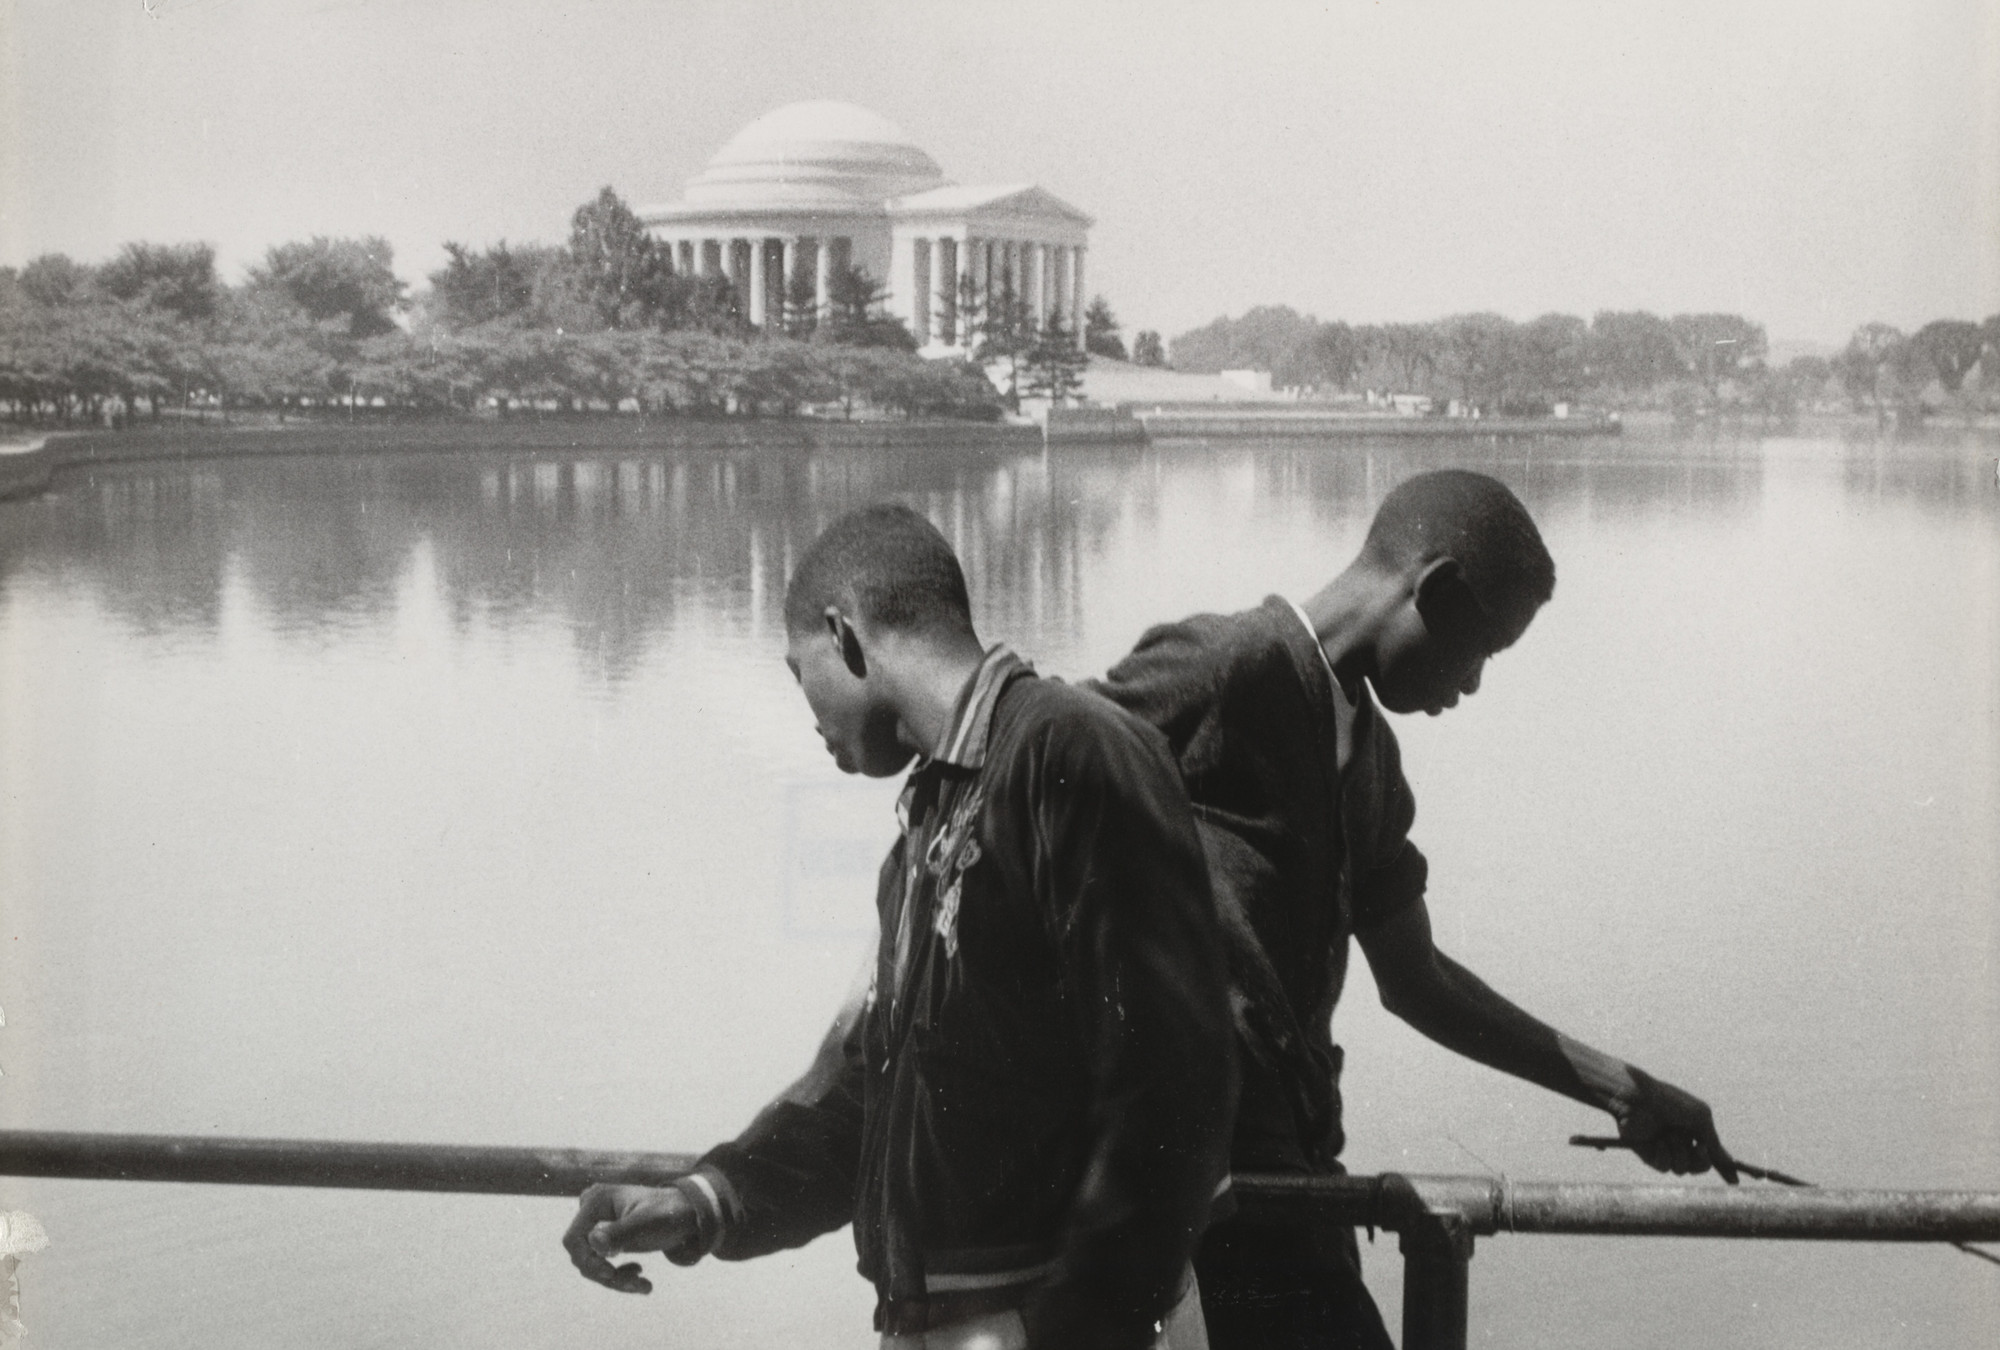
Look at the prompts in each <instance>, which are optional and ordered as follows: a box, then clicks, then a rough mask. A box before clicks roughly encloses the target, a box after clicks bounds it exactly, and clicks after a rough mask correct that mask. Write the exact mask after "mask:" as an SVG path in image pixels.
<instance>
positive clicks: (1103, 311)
mask: <svg viewBox="0 0 2000 1350" xmlns="http://www.w3.org/2000/svg"><path fill="white" fill-rule="evenodd" d="M1083 347H1084V350H1085V351H1087V352H1089V353H1090V354H1091V355H1092V356H1104V357H1109V358H1110V359H1111V360H1113V361H1123V360H1125V359H1126V356H1125V339H1123V338H1121V337H1119V336H1118V319H1117V316H1116V315H1114V314H1112V312H1111V304H1110V302H1109V301H1107V300H1106V299H1105V298H1104V297H1103V296H1101V295H1097V296H1092V297H1091V300H1090V307H1089V308H1088V309H1086V310H1084V311H1083Z"/></svg>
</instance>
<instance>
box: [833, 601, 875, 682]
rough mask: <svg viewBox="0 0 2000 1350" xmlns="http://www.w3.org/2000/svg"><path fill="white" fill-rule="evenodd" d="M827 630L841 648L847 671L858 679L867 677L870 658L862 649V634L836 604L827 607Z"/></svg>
mask: <svg viewBox="0 0 2000 1350" xmlns="http://www.w3.org/2000/svg"><path fill="white" fill-rule="evenodd" d="M826 631H827V632H828V634H830V635H831V636H832V638H833V645H834V646H836V647H838V648H839V649H840V659H841V662H842V664H844V665H845V666H846V667H847V673H848V674H850V675H852V676H853V677H854V678H855V679H857V680H865V679H867V678H868V658H867V656H865V655H864V654H863V653H862V651H861V636H860V635H859V634H858V633H856V632H855V631H854V625H853V624H851V623H849V622H848V621H847V616H846V615H845V614H842V613H841V612H840V609H839V607H838V606H836V605H828V606H827V607H826Z"/></svg>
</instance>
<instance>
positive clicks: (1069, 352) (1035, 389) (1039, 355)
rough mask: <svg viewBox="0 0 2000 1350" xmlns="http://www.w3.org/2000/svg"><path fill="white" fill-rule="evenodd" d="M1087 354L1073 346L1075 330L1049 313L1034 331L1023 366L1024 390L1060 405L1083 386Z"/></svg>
mask: <svg viewBox="0 0 2000 1350" xmlns="http://www.w3.org/2000/svg"><path fill="white" fill-rule="evenodd" d="M1089 361H1090V354H1089V353H1088V352H1086V351H1084V350H1082V349H1081V348H1079V347H1078V346H1077V345H1076V330H1075V329H1073V328H1071V327H1070V326H1069V325H1068V324H1066V323H1064V322H1063V321H1062V315H1060V314H1053V315H1050V316H1049V321H1048V322H1047V323H1046V324H1043V325H1042V326H1041V327H1040V329H1039V330H1038V331H1037V332H1036V334H1035V341H1034V343H1033V345H1031V346H1030V347H1029V348H1028V351H1027V353H1026V359H1025V360H1024V362H1023V365H1024V366H1025V367H1026V369H1027V372H1028V393H1029V394H1030V395H1031V396H1033V397H1035V398H1045V399H1047V400H1048V401H1049V406H1051V407H1060V406H1062V405H1063V404H1065V403H1067V402H1068V401H1069V400H1070V399H1072V398H1074V397H1075V396H1076V395H1077V394H1078V393H1079V392H1080V391H1081V390H1082V388H1083V369H1084V367H1085V366H1086V365H1087V364H1089Z"/></svg>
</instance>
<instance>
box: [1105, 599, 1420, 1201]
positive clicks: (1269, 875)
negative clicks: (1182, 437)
mask: <svg viewBox="0 0 2000 1350" xmlns="http://www.w3.org/2000/svg"><path fill="white" fill-rule="evenodd" d="M1091 687H1093V688H1095V689H1096V690H1097V691H1098V692H1100V693H1102V694H1104V695H1105V696H1106V697H1108V698H1110V699H1111V700H1112V701H1114V702H1116V703H1117V704H1119V705H1120V706H1121V707H1123V708H1125V709H1127V710H1128V711H1130V712H1132V713H1133V714H1135V715H1136V716H1138V717H1139V718H1141V719H1142V720H1144V721H1146V722H1148V723H1150V724H1151V725H1153V726H1155V727H1158V728H1159V729H1160V731H1161V732H1163V733H1164V734H1165V735H1166V738H1167V741H1168V743H1169V744H1170V745H1171V746H1172V748H1173V754H1174V758H1175V760H1176V762H1177V763H1178V764H1179V766H1180V771H1181V776H1182V778H1183V779H1184V780H1185V782H1186V784H1187V790H1188V796H1189V797H1190V798H1191V799H1192V800H1193V802H1194V807H1195V814H1196V816H1197V817H1198V819H1199V821H1200V827H1201V836H1202V843H1203V846H1204V849H1205V850H1206V853H1207V856H1208V864H1209V870H1210V879H1211V882H1212V885H1213V889H1214V893H1215V900H1216V904H1217V907H1218V910H1219V913H1220V920H1221V924H1222V928H1223V933H1224V939H1225V944H1226V948H1227V953H1228V960H1229V967H1230V982H1231V987H1232V1000H1233V1010H1234V1013H1235V1017H1236V1021H1237V1026H1238V1030H1239V1034H1240V1036H1241V1039H1242V1041H1243V1045H1244V1050H1245V1053H1244V1056H1243V1096H1242V1102H1241V1105H1240V1107H1239V1109H1238V1112H1237V1124H1236V1138H1235V1142H1234V1146H1233V1148H1232V1152H1231V1158H1230V1161H1231V1165H1232V1166H1233V1167H1234V1168H1235V1170H1237V1171H1239V1172H1250V1171H1274V1170H1275V1171H1296V1170H1324V1169H1328V1168H1331V1167H1332V1166H1333V1159H1334V1158H1335V1156H1336V1155H1338V1154H1339V1152H1340V1150H1341V1147H1342V1144H1343V1136H1342V1133H1341V1128H1340V1096H1339V1074H1340V1048H1339V1047H1338V1046H1336V1045H1335V1044H1334V1043H1333V1038H1332V1030H1331V1026H1330V1021H1331V1018H1332V1014H1333V1008H1334V1004H1335V1003H1336V1002H1337V1001H1338V1000H1339V998H1340V993H1341V986H1342V984H1343V983H1344V982H1345V979H1346V974H1347V949H1348V938H1349V936H1350V935H1351V934H1352V933H1353V932H1354V931H1355V930H1356V929H1357V928H1365V927H1367V926H1368V925H1369V924H1371V923H1375V922H1379V921H1380V920H1382V919H1384V918H1386V917H1388V916H1389V915H1391V914H1393V913H1395V912H1396V911H1397V910H1398V909H1399V908H1401V907H1402V906H1404V905H1406V904H1408V903H1409V902H1410V901H1411V900H1412V899H1413V898H1416V897H1419V896H1421V895H1422V894H1423V891H1424V883H1425V878H1426V875H1427V873H1428V867H1427V865H1426V863H1425V861H1424V857H1423V855H1422V854H1421V853H1419V852H1418V851H1417V848H1416V845H1414V844H1412V843H1411V842H1410V840H1409V830H1410V824H1411V821H1412V819H1413V818H1414V816H1415V814H1416V802H1415V798H1414V797H1413V796H1412V794H1411V792H1410V787H1409V783H1408V782H1407V781H1406V780H1405V779H1404V777H1403V770H1402V759H1401V755H1400V754H1399V752H1398V750H1397V748H1396V739H1395V736H1394V735H1393V734H1392V733H1391V732H1390V730H1389V728H1388V725H1387V723H1386V722H1385V721H1384V719H1383V717H1382V714H1381V713H1380V712H1379V711H1378V710H1377V709H1376V707H1375V704H1374V701H1373V699H1371V698H1370V697H1369V694H1368V691H1367V689H1366V688H1365V686H1364V687H1360V688H1357V689H1356V690H1355V691H1354V694H1355V698H1354V706H1355V711H1354V719H1353V724H1352V728H1351V731H1350V733H1349V734H1350V737H1351V744H1352V750H1351V753H1350V758H1349V763H1348V765H1347V768H1346V770H1345V771H1344V772H1343V771H1342V770H1341V769H1340V768H1339V760H1338V754H1339V736H1338V735H1337V733H1336V720H1335V704H1334V698H1335V690H1334V685H1333V676H1332V672H1331V670H1330V669H1329V668H1328V666H1327V662H1326V658H1325V656H1324V655H1323V654H1322V653H1321V651H1320V648H1319V643H1318V640H1317V639H1316V638H1315V637H1314V636H1313V635H1312V633H1311V632H1310V630H1309V629H1308V628H1307V626H1306V623H1305V621H1304V619H1303V617H1302V616H1301V615H1300V614H1299V613H1298V612H1297V611H1296V610H1295V609H1293V607H1292V606H1291V604H1290V603H1289V602H1287V601H1285V600H1284V599H1282V598H1280V597H1277V596H1273V597H1271V598H1269V599H1267V600H1266V601H1265V602H1264V603H1263V604H1262V605H1260V606H1258V607H1257V608H1256V609H1252V610H1247V611H1245V612H1243V613H1240V614H1199V615H1196V616H1194V617H1193V618H1190V619H1184V620H1182V621H1181V622H1179V623H1171V624H1163V625H1161V626H1160V627H1157V628H1154V629H1151V630H1150V631H1148V632H1147V633H1146V634H1145V635H1144V636H1143V637H1141V638H1140V640H1139V645H1138V646H1137V647H1135V648H1134V649H1133V651H1132V653H1131V655H1129V656H1127V657H1126V658H1125V659H1124V660H1122V661H1120V662H1119V663H1118V664H1117V665H1116V666H1114V667H1113V668H1112V669H1111V670H1110V671H1109V672H1108V673H1106V675H1105V676H1104V678H1103V679H1102V680H1101V681H1097V682H1095V683H1094V684H1093V685H1092V686H1091Z"/></svg>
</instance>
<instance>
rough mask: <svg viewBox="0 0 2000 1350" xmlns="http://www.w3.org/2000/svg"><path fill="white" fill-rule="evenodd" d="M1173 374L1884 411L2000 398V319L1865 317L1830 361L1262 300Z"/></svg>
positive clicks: (1675, 328)
mask: <svg viewBox="0 0 2000 1350" xmlns="http://www.w3.org/2000/svg"><path fill="white" fill-rule="evenodd" d="M1171 353H1172V358H1173V365H1174V366H1175V368H1176V369H1180V370H1189V371H1206V372H1214V371H1220V370H1229V369H1243V368H1250V369H1258V370H1268V371H1270V372H1272V379H1273V382H1274V383H1277V384H1280V385H1283V386H1287V387H1297V388H1301V389H1305V390H1308V391H1312V392H1316V393H1337V392H1342V391H1352V390H1357V389H1375V390H1381V391H1384V392H1395V393H1407V394H1418V395H1426V396H1429V397H1430V398H1431V399H1433V400H1434V401H1435V402H1437V403H1440V404H1442V403H1445V402H1447V401H1455V402H1457V403H1459V404H1460V405H1461V406H1462V407H1464V408H1468V409H1470V408H1477V409H1480V410H1483V411H1485V412H1489V413H1540V412H1545V411H1547V410H1548V409H1549V407H1550V406H1552V405H1554V404H1558V403H1575V402H1580V401H1586V400H1588V401H1601V402H1610V403H1617V404H1627V405H1629V404H1642V405H1643V404H1652V405H1657V406H1666V407H1671V408H1674V409H1675V410H1676V411H1689V412H1692V411H1716V410H1732V409H1733V410H1742V411H1755V412H1764V413H1787V412H1791V411H1795V410H1797V409H1798V408H1800V407H1811V406H1814V405H1817V404H1822V403H1825V402H1827V401H1829V400H1845V401H1847V402H1848V403H1850V404H1851V405H1852V406H1854V407H1857V408H1862V409H1870V410H1874V411H1877V412H1881V413H1888V412H1906V413H1907V412H1917V411H1921V409H1922V408H1923V407H1924V406H1925V403H1926V401H1927V400H1928V401H1930V402H1933V403H1935V402H1937V401H1938V400H1939V398H1940V397H1942V398H1943V399H1945V400H1954V399H1957V400H1964V399H1968V398H1970V396H1971V395H1972V386H1970V385H1969V384H1968V380H1970V379H1971V378H1972V377H1973V375H1974V373H1975V372H1977V374H1978V384H1977V388H1978V391H1979V393H1980V394H1981V395H1982V396H1983V397H1984V398H1985V399H1986V401H1989V402H1990V401H1992V400H1993V399H1994V397H1995V396H1996V395H2000V314H1996V315H1994V316H1992V317H1990V318H1988V319H1987V320H1986V321H1985V322H1984V323H1971V322H1968V321H1964V320H1956V319H1940V320H1937V321H1935V322H1933V323H1929V324H1926V325H1924V326H1923V327H1922V328H1920V329H1918V330H1917V331H1916V332H1914V333H1908V334H1906V333H1904V332H1902V331H1901V330H1899V329H1897V328H1894V327H1892V326H1890V325H1888V324H1884V323H1869V324H1864V325H1863V326H1862V327H1861V328H1859V329H1857V330H1856V331H1855V333H1854V335H1853V337H1852V338H1850V339H1849V341H1848V343H1847V345H1846V347H1845V348H1843V349H1842V350H1841V351H1839V352H1838V353H1836V354H1834V355H1832V356H1830V357H1825V356H1812V355H1803V356H1796V357H1794V358H1792V359H1791V360H1790V361H1787V362H1785V363H1783V364H1782V365H1777V366H1774V365H1772V364H1771V363H1770V361H1769V360H1768V357H1769V354H1770V353H1769V342H1768V341H1767V339H1766V337H1765V333H1764V328H1763V326H1762V325H1761V324H1757V323H1754V322H1752V321H1751V320H1749V319H1746V318H1744V317H1743V316H1741V315H1737V314H1676V315H1674V316H1672V317H1671V318H1665V317H1662V316H1660V315H1657V314H1651V313H1648V312H1646V311H1644V310H1631V311H1622V312H1620V311H1608V310H1607V311H1602V312H1600V313H1598V314H1597V315H1595V316H1594V317H1593V318H1592V319H1590V320H1589V321H1588V322H1586V321H1585V320H1583V319H1581V318H1579V317H1577V316H1576V315H1572V314H1544V315H1542V316H1541V317H1540V318H1537V319H1533V320H1530V321H1528V322H1526V323H1518V322H1515V321H1514V320H1511V319H1508V318H1506V317H1504V316H1502V315H1498V314H1461V315H1455V316H1452V317H1450V318H1445V319H1439V320H1435V321H1433V322H1429V323H1390V324H1359V325H1352V326H1350V325H1348V324H1346V323H1343V322H1340V321H1338V320H1334V321H1331V322H1321V321H1320V320H1318V319H1315V318H1313V317H1312V316H1310V315H1302V314H1300V313H1298V312H1297V311H1295V310H1292V309H1290V308H1288V307H1286V306H1262V307H1259V308H1256V309H1252V310H1250V311H1249V312H1248V313H1246V314H1245V315H1243V316H1242V317H1241V318H1238V319H1230V318H1221V319H1217V320H1215V321H1214V322H1213V323H1210V324H1207V325H1206V326H1204V327H1201V328H1197V329H1195V330H1193V331H1192V332H1188V333H1183V334H1181V335H1180V336H1179V337H1177V338H1175V339H1174V340H1173V343H1172V346H1171Z"/></svg>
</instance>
